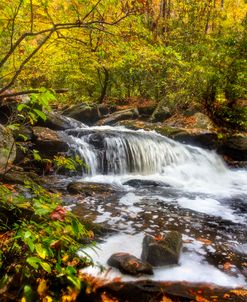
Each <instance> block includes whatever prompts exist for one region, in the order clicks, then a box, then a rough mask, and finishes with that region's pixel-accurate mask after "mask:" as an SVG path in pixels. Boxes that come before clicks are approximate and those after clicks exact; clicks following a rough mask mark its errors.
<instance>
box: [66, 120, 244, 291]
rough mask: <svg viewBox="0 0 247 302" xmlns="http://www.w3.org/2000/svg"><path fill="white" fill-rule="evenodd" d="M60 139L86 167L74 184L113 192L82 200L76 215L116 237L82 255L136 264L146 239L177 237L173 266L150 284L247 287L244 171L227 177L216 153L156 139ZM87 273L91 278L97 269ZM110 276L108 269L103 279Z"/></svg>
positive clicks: (126, 133)
mask: <svg viewBox="0 0 247 302" xmlns="http://www.w3.org/2000/svg"><path fill="white" fill-rule="evenodd" d="M66 134H67V135H68V136H69V142H70V145H71V150H72V151H73V152H75V153H77V154H78V155H79V156H80V157H81V158H82V159H83V160H84V162H85V163H86V165H87V167H86V168H85V167H84V168H83V170H82V171H81V173H82V175H83V176H82V178H81V181H83V182H98V183H107V184H111V185H112V186H113V187H114V188H115V189H116V191H117V192H118V194H115V195H113V196H108V197H107V198H101V197H97V196H95V197H88V198H85V199H84V200H83V201H82V205H81V206H82V207H83V211H84V212H83V213H84V214H83V215H85V216H88V217H91V218H93V219H94V220H95V221H96V222H100V223H104V224H105V225H107V226H109V227H111V228H114V229H116V230H118V231H119V233H118V234H116V235H114V236H111V237H109V238H107V239H106V240H105V241H104V242H103V243H101V244H98V247H99V249H100V250H99V251H98V253H97V252H96V253H95V252H94V251H93V250H91V249H87V250H86V252H87V253H89V254H90V255H91V256H92V258H93V259H94V260H95V262H99V263H100V264H101V265H104V266H106V267H107V265H106V261H107V258H109V257H110V255H111V254H112V253H114V252H123V251H127V252H130V253H131V254H133V255H135V256H137V257H140V254H141V248H142V247H141V243H142V239H143V236H144V234H145V233H146V234H152V235H158V234H160V233H166V232H168V231H169V230H178V231H179V232H181V233H182V234H183V241H184V243H183V249H182V252H181V257H180V263H179V265H178V266H174V267H160V268H157V269H155V274H154V276H153V277H152V278H153V279H155V280H186V281H194V282H199V281H202V282H209V283H216V284H219V285H225V286H246V285H247V283H246V276H247V236H246V235H247V227H246V222H247V209H246V204H247V177H246V176H247V171H246V170H244V169H242V170H241V169H239V170H230V169H229V168H228V167H226V165H225V164H224V162H223V161H222V159H221V158H220V157H219V156H218V155H217V154H216V153H215V152H213V151H208V150H203V149H201V148H197V147H193V146H189V145H183V144H180V143H177V142H175V141H173V140H171V139H168V138H166V137H164V136H161V135H159V134H157V133H155V132H147V131H132V130H128V129H126V128H123V127H109V126H101V127H90V128H76V129H71V130H67V131H66ZM77 180H78V179H77ZM77 206H78V205H77ZM79 206H80V205H79ZM88 271H89V272H90V273H92V274H96V273H98V267H93V268H89V269H88ZM117 275H119V273H118V272H117V271H116V270H114V269H112V270H111V272H110V273H109V274H108V275H107V277H108V278H111V277H114V276H117ZM122 278H123V279H124V280H125V279H126V280H129V279H131V278H132V277H127V276H122Z"/></svg>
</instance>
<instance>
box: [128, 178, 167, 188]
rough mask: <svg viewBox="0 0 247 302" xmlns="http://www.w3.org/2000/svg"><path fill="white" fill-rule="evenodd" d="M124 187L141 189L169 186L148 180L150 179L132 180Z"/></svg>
mask: <svg viewBox="0 0 247 302" xmlns="http://www.w3.org/2000/svg"><path fill="white" fill-rule="evenodd" d="M123 185H128V186H131V187H134V188H140V187H164V186H165V187H169V185H168V184H165V183H164V182H162V181H155V180H148V179H130V180H128V181H126V182H125V183H123Z"/></svg>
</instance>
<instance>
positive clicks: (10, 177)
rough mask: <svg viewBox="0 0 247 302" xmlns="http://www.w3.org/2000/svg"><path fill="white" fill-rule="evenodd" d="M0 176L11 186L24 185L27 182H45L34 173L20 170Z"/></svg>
mask: <svg viewBox="0 0 247 302" xmlns="http://www.w3.org/2000/svg"><path fill="white" fill-rule="evenodd" d="M0 176H1V177H2V178H3V179H4V181H5V182H7V183H11V184H20V185H24V184H25V183H26V182H36V183H41V182H43V181H42V180H41V179H40V177H39V176H38V175H37V174H36V173H34V172H24V171H18V170H16V169H15V170H10V171H8V172H7V173H5V174H4V175H1V174H0Z"/></svg>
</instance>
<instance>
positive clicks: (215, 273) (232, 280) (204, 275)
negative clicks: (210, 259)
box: [80, 233, 247, 287]
mask: <svg viewBox="0 0 247 302" xmlns="http://www.w3.org/2000/svg"><path fill="white" fill-rule="evenodd" d="M143 236H144V234H141V233H139V234H137V235H127V234H121V235H115V236H112V237H110V238H108V239H107V241H106V242H105V243H101V244H98V245H97V248H98V249H97V251H95V250H92V249H90V248H86V249H85V252H86V253H87V254H89V255H90V256H91V257H92V259H93V261H94V263H95V264H96V263H98V264H100V265H101V266H102V265H103V266H105V268H106V270H107V269H109V266H108V265H107V260H108V258H109V257H110V256H111V255H112V254H113V253H117V252H126V253H130V254H132V255H134V256H136V257H140V253H141V249H142V240H143ZM187 247H188V249H189V252H185V253H182V254H181V257H180V261H179V265H178V266H170V267H169V266H168V267H159V268H155V269H154V275H153V276H151V277H150V276H148V278H149V279H151V280H156V281H188V282H206V283H214V284H217V285H220V286H229V287H239V286H243V287H247V284H246V282H245V278H244V276H242V275H240V274H239V275H238V276H237V277H233V276H229V275H227V274H226V273H224V272H222V271H220V270H219V269H218V268H216V267H214V266H212V265H210V264H208V263H207V262H206V261H205V259H204V258H203V255H202V254H199V253H197V252H196V249H199V250H200V249H201V248H202V243H200V242H198V241H193V242H192V243H189V244H187ZM80 255H83V252H82V251H81V252H80ZM83 272H85V273H89V274H91V275H94V276H98V277H101V278H106V279H107V280H111V279H113V278H115V277H121V279H122V281H129V280H136V279H139V280H140V279H146V278H147V276H146V277H139V278H136V277H135V278H134V277H131V276H127V275H122V274H121V273H120V272H119V271H118V270H117V269H114V268H112V269H111V270H110V271H107V273H105V272H103V273H102V271H101V270H100V268H99V267H98V266H93V267H88V268H86V269H83Z"/></svg>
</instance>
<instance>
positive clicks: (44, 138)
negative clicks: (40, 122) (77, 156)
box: [33, 127, 69, 158]
mask: <svg viewBox="0 0 247 302" xmlns="http://www.w3.org/2000/svg"><path fill="white" fill-rule="evenodd" d="M33 133H34V138H35V140H34V144H35V146H34V148H35V149H37V150H38V151H39V152H40V154H41V156H42V157H48V158H50V157H53V156H54V155H56V154H58V153H63V152H67V151H68V150H69V146H68V144H67V143H66V142H65V141H64V139H63V138H62V137H60V136H59V134H58V133H57V132H55V131H53V130H51V129H49V128H45V127H33Z"/></svg>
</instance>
